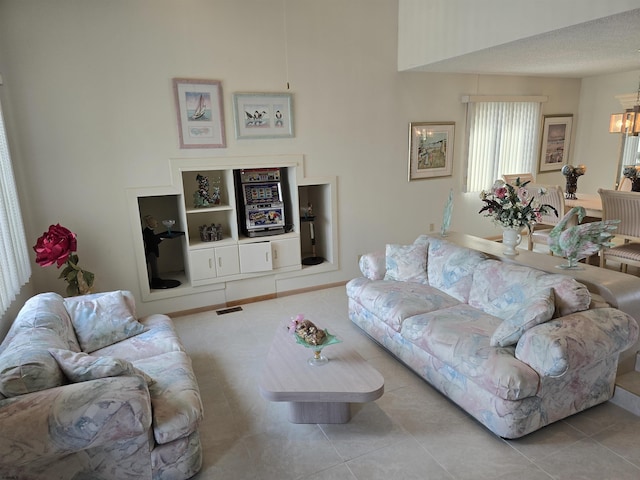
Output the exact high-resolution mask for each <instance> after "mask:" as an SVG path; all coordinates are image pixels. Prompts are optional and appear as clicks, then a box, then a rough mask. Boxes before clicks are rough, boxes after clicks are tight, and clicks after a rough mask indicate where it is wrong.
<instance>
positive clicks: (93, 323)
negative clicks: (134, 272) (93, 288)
mask: <svg viewBox="0 0 640 480" xmlns="http://www.w3.org/2000/svg"><path fill="white" fill-rule="evenodd" d="M65 305H66V307H67V310H68V311H69V315H70V316H71V322H72V323H73V328H74V329H75V331H76V335H77V337H78V341H79V342H80V346H81V347H82V350H83V351H85V352H87V353H91V352H94V351H96V350H98V349H100V348H103V347H106V346H108V345H111V344H114V343H116V342H119V341H120V340H124V339H125V338H129V337H132V336H134V335H137V334H139V333H142V331H143V330H144V327H143V326H142V324H140V323H139V322H138V321H137V320H136V318H135V316H134V313H133V312H132V311H131V309H130V308H129V305H128V304H127V302H126V300H125V297H124V295H123V293H122V292H121V291H115V292H109V293H106V294H104V295H99V296H95V295H92V296H90V297H85V298H83V297H79V298H77V299H74V300H73V301H70V302H65Z"/></svg>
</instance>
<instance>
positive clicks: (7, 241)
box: [0, 104, 31, 315]
mask: <svg viewBox="0 0 640 480" xmlns="http://www.w3.org/2000/svg"><path fill="white" fill-rule="evenodd" d="M30 276H31V264H30V263H29V253H28V247H27V240H26V236H25V233H24V225H23V223H22V215H21V214H20V205H19V204H18V192H17V190H16V184H15V180H14V177H13V168H12V166H11V158H10V157H9V146H8V145H7V132H6V129H5V127H4V119H3V115H2V105H1V104H0V315H2V314H4V312H6V311H7V309H8V308H9V305H11V302H12V301H13V300H14V299H15V298H16V295H17V294H18V293H19V292H20V287H22V286H23V285H24V284H25V283H27V281H28V280H29V277H30Z"/></svg>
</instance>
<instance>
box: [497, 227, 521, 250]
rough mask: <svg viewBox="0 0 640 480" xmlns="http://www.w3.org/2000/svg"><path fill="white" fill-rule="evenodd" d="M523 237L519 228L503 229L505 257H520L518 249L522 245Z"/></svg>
mask: <svg viewBox="0 0 640 480" xmlns="http://www.w3.org/2000/svg"><path fill="white" fill-rule="evenodd" d="M521 241H522V235H520V229H519V228H506V227H503V228H502V244H503V245H504V247H505V248H504V252H503V253H504V254H505V255H518V251H517V250H516V247H517V246H518V245H520V242H521Z"/></svg>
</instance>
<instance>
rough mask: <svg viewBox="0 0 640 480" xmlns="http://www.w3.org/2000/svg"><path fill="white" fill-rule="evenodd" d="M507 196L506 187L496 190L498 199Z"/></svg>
mask: <svg viewBox="0 0 640 480" xmlns="http://www.w3.org/2000/svg"><path fill="white" fill-rule="evenodd" d="M506 196H507V189H506V188H505V187H498V188H496V197H498V198H505V197H506Z"/></svg>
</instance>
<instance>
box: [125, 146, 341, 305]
mask: <svg viewBox="0 0 640 480" xmlns="http://www.w3.org/2000/svg"><path fill="white" fill-rule="evenodd" d="M251 168H278V169H280V172H281V177H282V181H283V185H284V186H285V188H283V191H284V202H285V204H286V206H287V215H286V224H287V227H286V229H285V233H280V234H277V235H269V236H256V237H249V236H247V235H245V233H243V228H242V224H241V221H242V220H241V218H242V215H241V214H240V213H241V212H240V211H239V209H240V208H243V206H244V205H243V204H241V200H239V198H241V197H240V196H239V195H238V192H237V187H238V186H237V185H236V184H235V178H237V172H238V171H239V170H240V169H251ZM170 169H171V177H172V182H171V185H168V186H164V187H151V188H133V189H129V190H128V198H129V201H130V204H131V222H132V226H133V227H134V228H133V235H134V246H135V253H136V260H137V266H138V277H139V281H140V288H141V293H142V300H143V301H152V300H156V299H158V300H160V299H163V298H171V297H176V296H182V295H188V294H193V293H198V292H202V291H206V290H221V289H225V288H227V287H228V286H229V285H230V282H242V281H243V280H250V279H255V278H259V277H263V278H264V280H266V281H267V283H266V284H267V285H269V282H271V283H272V284H273V287H272V288H273V290H274V291H275V290H276V288H277V287H276V282H277V281H278V279H290V278H291V277H292V276H296V275H309V274H312V273H313V271H314V269H315V271H317V272H319V273H320V272H325V271H327V270H330V269H337V268H338V265H337V259H336V258H335V255H334V252H335V251H336V247H337V234H336V224H337V222H336V214H335V211H336V209H335V179H321V180H320V181H319V183H314V181H313V180H311V179H306V178H304V177H303V176H302V172H303V158H302V156H301V155H277V156H265V157H241V158H180V159H172V160H170ZM199 175H200V176H201V177H206V179H207V180H208V184H209V193H210V194H212V196H213V197H215V199H217V200H216V201H214V202H212V203H210V204H208V205H206V206H202V205H201V202H200V204H199V202H198V201H197V199H196V198H195V197H194V193H195V192H197V191H198V190H199V186H200V184H199V181H198V176H199ZM300 196H302V199H301V197H300ZM309 202H313V203H314V205H316V206H317V209H318V212H322V213H321V214H320V215H319V217H318V226H317V227H316V232H317V234H318V246H319V251H320V252H321V254H322V256H323V258H324V259H325V261H324V262H323V264H322V265H318V266H314V267H307V266H305V267H304V269H303V266H302V262H301V260H302V258H303V256H304V254H303V249H305V248H307V246H306V244H305V242H307V241H308V239H307V238H308V235H307V234H306V233H305V232H302V231H301V228H303V227H302V225H301V224H302V222H301V221H300V210H301V209H300V207H301V206H303V205H307V203H309ZM147 214H152V215H154V216H155V217H156V218H157V219H158V220H159V221H160V222H161V221H162V220H163V219H168V218H171V219H174V220H176V224H175V226H174V227H173V230H175V231H184V236H181V237H179V239H172V240H170V241H164V242H163V243H162V244H161V246H160V248H161V254H160V258H159V262H158V265H159V271H160V276H161V277H165V276H166V277H168V278H173V279H178V280H180V281H181V285H180V286H179V287H176V288H169V289H151V288H150V287H149V282H148V274H147V265H146V260H145V255H144V244H143V240H142V233H141V232H142V228H143V227H144V222H143V217H144V215H147ZM212 225H214V226H216V225H217V226H219V227H221V238H220V239H216V240H213V241H209V238H206V239H203V238H202V237H201V227H203V226H207V227H211V226H212ZM169 242H170V243H169ZM168 243H169V244H168ZM165 247H166V250H165ZM264 280H263V281H262V282H260V285H261V288H262V289H264V285H265V281H264ZM234 285H235V283H234ZM237 290H238V287H237V286H236V287H234V291H237ZM263 293H264V292H263V291H262V290H261V291H260V292H259V294H263ZM248 296H251V295H248Z"/></svg>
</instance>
